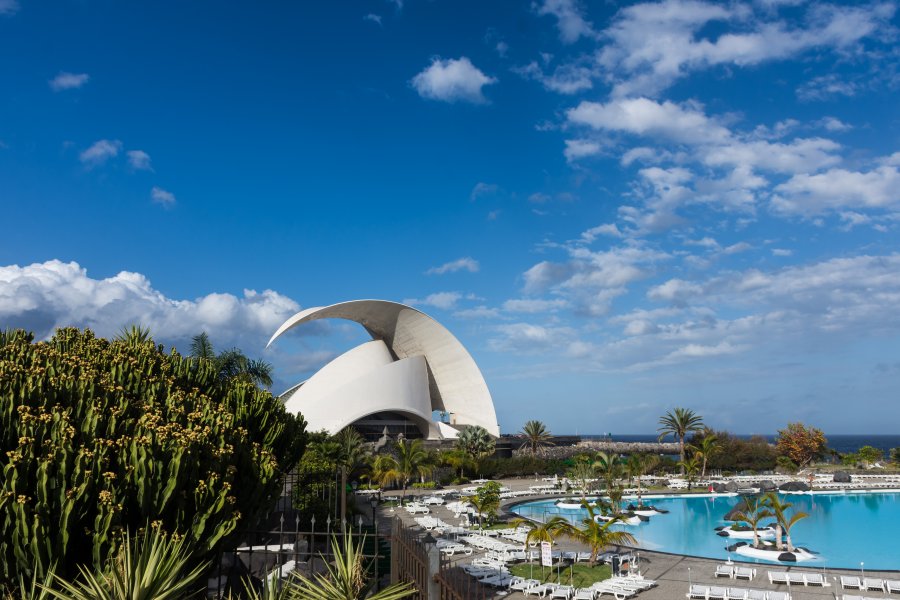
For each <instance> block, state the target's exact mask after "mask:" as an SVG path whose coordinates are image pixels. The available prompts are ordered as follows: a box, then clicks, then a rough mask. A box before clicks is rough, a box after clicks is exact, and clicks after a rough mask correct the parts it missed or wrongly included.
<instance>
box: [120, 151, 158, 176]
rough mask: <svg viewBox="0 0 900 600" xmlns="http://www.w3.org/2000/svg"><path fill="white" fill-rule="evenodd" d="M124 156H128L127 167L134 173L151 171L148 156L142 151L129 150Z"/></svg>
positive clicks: (151, 166) (151, 167)
mask: <svg viewBox="0 0 900 600" xmlns="http://www.w3.org/2000/svg"><path fill="white" fill-rule="evenodd" d="M125 154H126V155H127V156H128V166H130V167H131V168H132V169H134V170H135V171H152V170H153V165H152V164H151V162H150V155H149V154H147V153H146V152H144V151H143V150H129V151H128V152H126V153H125Z"/></svg>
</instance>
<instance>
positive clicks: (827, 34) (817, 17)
mask: <svg viewBox="0 0 900 600" xmlns="http://www.w3.org/2000/svg"><path fill="white" fill-rule="evenodd" d="M893 12H894V6H893V4H889V3H883V4H875V5H869V6H846V7H843V6H833V5H824V6H818V5H817V6H814V7H812V8H810V9H809V11H808V15H807V25H808V26H807V27H806V28H802V27H801V28H792V27H790V26H788V25H787V24H786V23H784V22H782V21H778V20H774V21H772V20H767V19H762V18H753V17H752V10H751V9H750V8H749V7H748V6H747V5H745V4H724V3H708V2H700V1H696V0H665V1H663V2H644V3H640V4H635V5H632V6H629V7H627V8H624V9H622V10H621V11H620V12H619V13H618V15H617V17H616V19H615V20H614V22H613V23H612V24H611V25H610V27H609V28H607V29H606V30H605V31H603V32H602V33H601V37H602V38H605V39H607V40H608V42H607V43H606V44H605V45H604V46H603V49H602V50H601V51H600V53H599V56H598V62H599V64H600V65H601V66H602V67H603V68H604V69H605V71H606V73H607V78H608V79H609V81H610V82H611V83H613V85H614V88H613V95H614V96H618V97H627V96H634V95H640V94H656V93H658V92H660V91H661V90H663V89H665V88H667V87H669V86H670V85H672V83H674V82H675V81H676V80H678V79H679V78H681V77H683V76H684V75H686V74H687V73H689V72H691V71H695V70H700V69H706V68H710V67H713V66H717V65H733V66H738V67H746V66H753V65H757V64H760V63H762V62H766V61H771V60H780V59H786V58H793V57H795V56H797V55H799V54H801V53H804V52H806V51H808V50H811V49H813V48H833V49H837V50H842V49H845V48H847V47H849V46H851V45H852V44H854V43H856V42H858V41H859V40H861V39H862V38H865V37H868V36H871V35H873V34H875V33H876V32H877V31H878V30H879V29H880V28H883V27H886V26H887V24H888V22H889V21H890V18H891V16H892V15H893ZM712 24H715V26H716V27H715V28H712V27H711V25H712ZM732 27H734V30H732ZM709 29H717V30H722V29H724V32H722V33H720V34H719V35H718V37H715V38H713V37H705V36H703V35H702V32H703V30H709Z"/></svg>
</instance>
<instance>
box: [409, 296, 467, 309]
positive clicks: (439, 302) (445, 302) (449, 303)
mask: <svg viewBox="0 0 900 600" xmlns="http://www.w3.org/2000/svg"><path fill="white" fill-rule="evenodd" d="M462 298H463V295H462V294H461V293H460V292H436V293H434V294H429V295H427V296H425V298H422V299H419V298H406V299H405V300H403V304H409V305H411V306H433V307H434V308H439V309H441V310H451V309H453V308H456V305H457V304H458V303H459V301H460V300H462Z"/></svg>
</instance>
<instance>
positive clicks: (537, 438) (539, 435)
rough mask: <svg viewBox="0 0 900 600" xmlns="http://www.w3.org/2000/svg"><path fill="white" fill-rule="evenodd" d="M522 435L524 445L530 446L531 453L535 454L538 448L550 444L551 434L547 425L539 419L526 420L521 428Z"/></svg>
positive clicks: (551, 443)
mask: <svg viewBox="0 0 900 600" xmlns="http://www.w3.org/2000/svg"><path fill="white" fill-rule="evenodd" d="M521 435H522V437H524V438H525V445H526V446H528V447H529V448H531V455H532V456H537V452H538V450H540V449H541V448H544V447H546V446H552V445H553V442H551V441H550V440H552V439H553V436H552V435H550V431H549V430H548V429H547V426H546V425H544V424H543V423H542V422H540V421H528V422H527V423H525V426H524V427H523V428H522V432H521Z"/></svg>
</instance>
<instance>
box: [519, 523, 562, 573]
mask: <svg viewBox="0 0 900 600" xmlns="http://www.w3.org/2000/svg"><path fill="white" fill-rule="evenodd" d="M509 524H510V525H511V526H513V527H515V528H519V527H527V528H528V533H526V534H525V546H526V548H527V547H528V546H536V545H538V544H540V543H541V542H547V543H548V544H553V543H554V542H555V541H556V538H558V537H560V536H561V535H566V534H568V533H569V532H571V531H572V524H571V523H569V522H568V521H567V520H566V519H565V518H564V517H560V516H555V517H550V518H549V519H547V521H545V522H543V523H542V522H540V521H529V520H528V519H522V518H515V519H513V520H511V521H510V522H509ZM541 569H543V565H542V566H541Z"/></svg>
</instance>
